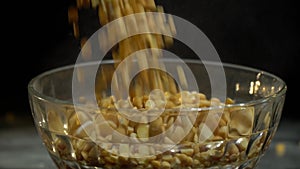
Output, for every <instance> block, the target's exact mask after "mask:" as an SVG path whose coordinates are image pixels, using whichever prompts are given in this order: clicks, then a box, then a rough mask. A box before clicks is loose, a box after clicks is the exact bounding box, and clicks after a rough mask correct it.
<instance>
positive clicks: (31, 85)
mask: <svg viewBox="0 0 300 169" xmlns="http://www.w3.org/2000/svg"><path fill="white" fill-rule="evenodd" d="M164 60H165V61H167V62H178V61H176V60H174V59H164ZM182 61H184V62H185V63H200V64H205V65H206V64H208V65H212V66H220V65H221V66H223V67H229V68H237V69H243V70H247V71H251V72H259V73H262V74H264V75H267V76H269V77H272V78H274V79H276V80H277V81H279V82H280V84H281V85H282V88H281V89H280V90H278V91H276V92H275V93H273V94H271V95H268V96H266V97H263V98H259V99H255V100H251V101H248V102H244V103H233V104H224V105H220V106H210V107H194V108H191V109H193V111H205V110H212V109H224V108H230V107H248V106H254V105H256V104H262V103H265V102H268V101H269V100H271V99H273V98H276V97H280V96H282V95H284V94H286V91H287V85H286V83H285V81H284V80H283V79H281V78H280V77H279V76H277V75H275V74H273V73H270V72H268V71H265V70H262V69H258V68H254V67H250V66H246V65H241V64H234V63H228V62H216V61H202V60H198V59H182ZM111 63H114V60H112V59H106V60H102V62H101V64H111ZM93 64H99V61H90V62H84V63H80V64H76V67H78V66H86V65H93ZM74 67H75V64H69V65H64V66H60V67H56V68H52V69H49V70H46V71H44V72H42V73H40V74H38V75H36V76H35V77H33V78H32V79H31V80H30V81H29V83H28V85H27V91H28V94H29V95H31V96H33V97H36V98H38V99H39V100H43V101H45V102H53V103H54V102H55V103H57V104H65V105H73V104H72V103H70V101H66V100H61V99H57V98H54V97H51V96H47V95H44V94H42V93H40V92H39V91H37V90H36V89H35V88H34V83H35V82H36V81H37V80H38V79H40V78H42V77H44V76H47V75H50V74H52V73H55V72H59V71H62V70H66V69H70V68H74ZM82 106H86V105H82ZM172 110H174V108H172Z"/></svg>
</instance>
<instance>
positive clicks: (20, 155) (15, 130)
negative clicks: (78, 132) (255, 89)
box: [0, 114, 300, 169]
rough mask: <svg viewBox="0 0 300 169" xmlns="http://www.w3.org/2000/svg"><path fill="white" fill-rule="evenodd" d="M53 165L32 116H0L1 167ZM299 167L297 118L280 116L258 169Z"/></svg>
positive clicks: (45, 167) (299, 127) (50, 168)
mask: <svg viewBox="0 0 300 169" xmlns="http://www.w3.org/2000/svg"><path fill="white" fill-rule="evenodd" d="M53 168H56V167H55V166H54V164H53V162H52V161H51V159H50V156H49V155H48V153H47V152H46V149H45V148H44V146H43V144H42V142H41V140H40V138H39V136H38V134H37V131H36V130H35V128H34V126H33V122H32V119H31V117H28V116H27V117H22V118H17V117H15V116H13V115H10V114H7V115H6V116H5V117H3V118H1V119H0V169H53ZM267 168H268V169H300V121H299V120H291V119H282V120H281V123H280V126H279V128H278V130H277V133H276V136H275V137H274V139H273V141H272V144H271V146H270V149H269V150H268V151H267V153H266V154H265V156H263V158H262V159H261V160H260V162H259V165H258V168H257V169H267Z"/></svg>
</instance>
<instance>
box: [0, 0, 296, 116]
mask: <svg viewBox="0 0 300 169" xmlns="http://www.w3.org/2000/svg"><path fill="white" fill-rule="evenodd" d="M156 2H157V4H160V5H162V6H163V7H164V8H165V12H167V13H171V14H174V15H177V16H180V17H183V18H185V19H187V20H189V21H190V22H192V23H194V24H195V25H197V26H198V27H199V28H200V29H201V30H202V31H203V32H204V33H205V34H206V35H207V36H208V38H209V39H210V40H211V42H212V43H213V45H214V46H215V48H216V49H217V51H218V53H219V55H220V57H221V60H222V61H223V62H229V63H237V64H242V65H246V66H251V67H256V68H260V69H263V70H266V71H269V72H271V73H274V74H276V75H278V76H279V77H281V78H282V79H283V80H285V81H286V83H287V85H288V92H287V99H286V104H285V107H284V112H283V118H295V117H297V118H299V117H300V113H299V112H297V111H293V110H294V108H293V107H294V106H293V103H294V102H295V99H293V97H296V98H297V96H298V88H297V87H296V86H297V84H296V80H297V79H298V77H299V76H298V73H297V68H298V67H297V66H298V65H297V64H298V63H297V61H296V57H299V44H300V43H299V32H298V30H300V29H299V26H298V25H297V22H299V10H298V9H299V8H298V6H297V5H296V1H289V0H284V1H274V0H242V1H240V0H187V1H183V0H157V1H156ZM12 3H14V2H11V4H8V5H6V4H4V5H2V6H3V7H4V8H5V7H7V8H8V12H6V13H4V14H2V16H3V21H2V29H4V31H3V32H2V37H3V38H2V40H3V42H4V45H2V49H3V50H2V51H3V52H2V58H1V59H2V65H3V66H1V72H2V81H1V82H2V84H1V86H3V87H2V89H3V91H4V95H2V97H1V104H2V110H3V112H4V113H5V112H14V113H18V114H22V115H26V116H27V115H29V112H30V111H29V105H28V99H27V84H28V82H29V80H30V79H31V78H33V77H34V76H36V75H37V74H39V73H41V72H43V71H45V70H49V69H51V68H55V67H58V66H62V65H66V64H72V63H74V62H75V59H76V57H77V53H78V51H79V43H78V41H76V40H75V39H74V38H73V36H72V27H71V25H69V24H68V19H67V8H68V6H69V5H70V4H71V3H74V2H73V1H71V0H51V1H30V2H27V1H22V2H18V3H16V4H12ZM84 17H86V18H90V19H93V14H91V16H90V17H89V15H84ZM87 32H88V31H87ZM7 51H8V52H7ZM179 52H180V51H179ZM181 52H182V50H181ZM182 56H183V55H182ZM184 56H187V57H190V55H188V54H186V55H184ZM5 66H7V67H8V68H6V67H5ZM2 115H3V113H2ZM0 117H1V115H0Z"/></svg>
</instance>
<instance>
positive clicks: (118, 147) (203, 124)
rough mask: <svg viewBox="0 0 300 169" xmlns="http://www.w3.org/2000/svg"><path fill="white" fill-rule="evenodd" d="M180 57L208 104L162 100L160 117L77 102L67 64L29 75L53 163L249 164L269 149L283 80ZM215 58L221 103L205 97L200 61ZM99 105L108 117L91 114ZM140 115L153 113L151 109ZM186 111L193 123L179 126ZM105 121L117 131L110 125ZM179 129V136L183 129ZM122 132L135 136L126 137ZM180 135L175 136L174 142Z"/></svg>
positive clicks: (107, 65)
mask: <svg viewBox="0 0 300 169" xmlns="http://www.w3.org/2000/svg"><path fill="white" fill-rule="evenodd" d="M184 61H185V63H186V64H187V65H188V66H189V68H190V70H191V71H192V72H193V73H194V75H195V78H196V81H197V83H198V87H199V91H197V93H198V92H199V93H202V94H204V95H206V97H207V100H208V101H209V102H208V103H207V101H206V102H205V103H207V104H208V106H207V105H206V106H200V107H198V106H195V107H188V108H187V109H185V110H184V111H183V113H180V114H179V113H178V111H179V109H178V107H177V108H168V109H166V110H165V111H164V112H163V113H162V114H161V115H160V116H158V117H156V118H159V120H154V121H151V122H149V123H141V124H137V123H136V122H132V121H130V120H128V119H126V118H125V117H124V116H121V115H120V114H118V112H117V111H116V110H115V109H114V108H113V106H111V107H105V106H104V105H105V104H99V105H100V106H99V107H97V109H96V108H95V107H94V108H92V107H90V106H87V105H88V104H87V102H88V101H86V100H85V99H84V98H75V99H78V100H81V102H82V104H80V105H79V106H78V105H77V106H76V107H74V104H73V103H74V102H73V101H74V100H73V99H74V98H73V96H72V80H73V70H74V66H73V65H70V66H65V67H61V68H57V69H54V70H50V71H47V72H44V73H42V74H40V75H38V76H37V77H35V78H33V79H32V80H31V81H30V83H29V85H28V91H29V101H30V105H31V109H32V115H33V119H34V122H35V125H36V128H37V130H38V133H39V134H40V136H41V139H42V141H43V143H44V145H45V148H46V149H47V150H48V152H49V154H50V156H51V158H52V159H53V161H54V162H55V164H56V165H57V167H58V168H60V169H69V168H72V169H79V168H85V169H87V168H93V169H95V168H99V169H100V168H131V169H133V168H164V169H165V168H226V169H229V168H239V169H245V168H255V167H256V166H257V163H258V161H259V160H260V159H261V157H262V156H263V154H264V153H265V151H267V150H268V147H269V145H270V143H271V140H272V138H273V136H274V134H275V133H276V129H277V127H278V124H279V122H280V117H281V113H282V109H283V105H284V100H285V94H286V89H287V87H286V85H285V83H284V81H282V80H281V79H280V78H279V77H277V76H275V75H273V74H270V73H268V72H264V71H261V70H257V69H253V68H249V67H245V66H240V65H233V64H227V63H223V64H220V63H215V62H205V66H204V65H203V62H200V61H197V60H184ZM165 63H166V64H169V66H171V67H172V66H173V67H176V65H177V64H178V63H177V61H174V60H170V61H166V62H165ZM113 64H114V63H113V61H111V60H108V61H103V62H102V63H101V65H100V68H101V69H99V70H107V69H111V68H113ZM95 66H98V65H97V64H95V63H94V62H91V63H87V64H82V65H81V66H80V67H82V68H83V69H85V68H87V69H88V68H89V67H95ZM220 66H223V69H224V71H225V77H226V85H225V84H223V85H222V84H221V85H222V86H226V88H225V89H226V93H227V96H226V97H228V98H230V99H229V100H227V101H225V102H224V103H225V104H216V102H219V101H218V99H216V98H210V97H211V96H210V93H211V87H210V86H211V85H210V81H209V77H208V74H207V71H206V68H209V69H210V70H213V69H214V68H219V67H220ZM103 75H105V76H106V78H107V76H111V74H109V73H104V74H103V73H101V72H100V73H98V76H103ZM86 76H87V75H86ZM100 79H101V78H100ZM108 79H109V77H108ZM95 83H96V89H95V91H96V92H97V90H100V89H101V90H103V87H101V86H106V88H105V90H109V88H107V86H109V84H105V83H110V81H103V80H102V81H101V80H100V81H99V83H97V80H96V82H95ZM97 87H98V89H97ZM221 88H222V87H221ZM220 90H221V89H220ZM216 92H217V93H218V91H216ZM197 93H195V92H194V93H193V94H194V96H199V97H200V95H199V94H197ZM182 94H184V92H183V93H182ZM185 94H186V93H185ZM188 94H192V92H190V93H188ZM202 94H201V95H202ZM96 95H97V94H96ZM202 97H203V95H202ZM179 100H180V99H179ZM232 100H233V101H234V102H232ZM113 101H114V99H111V100H110V101H109V102H113ZM177 101H178V100H177ZM201 103H202V100H201V97H200V104H201ZM110 104H111V103H110ZM112 105H114V104H112ZM214 105H217V106H214ZM94 109H95V110H94ZM125 110H126V109H125ZM78 112H80V113H78ZM99 113H100V114H101V113H104V115H103V116H104V118H105V120H109V123H106V124H108V125H102V124H104V123H103V121H100V120H98V121H97V117H98V116H97V115H99ZM88 115H91V116H88ZM210 115H212V116H210ZM82 116H84V117H82ZM141 116H144V117H146V118H148V119H149V118H152V117H151V113H149V114H143V115H141ZM216 116H217V118H215V117H216ZM218 117H219V118H218ZM84 118H88V119H92V120H91V121H92V123H93V125H90V124H91V122H90V123H89V122H88V121H83V120H82V119H84ZM100 119H101V118H100ZM177 119H178V120H177ZM186 119H189V120H190V121H193V123H191V125H190V127H188V130H185V129H183V130H182V128H181V127H182V126H186V125H187V124H188V123H190V121H189V120H186ZM216 119H217V120H216ZM102 120H103V119H102ZM186 121H189V122H186ZM178 123H179V124H178ZM211 124H214V126H213V127H212V125H211ZM108 126H109V127H108ZM140 126H142V127H140ZM170 126H172V127H170ZM174 126H175V127H174ZM178 126H181V127H178ZM109 128H110V129H111V128H113V129H115V130H114V132H115V133H116V132H117V133H118V134H121V135H117V134H114V133H110V132H109ZM169 128H170V131H171V132H170V133H169V134H165V135H160V136H159V137H157V138H155V139H157V140H156V141H157V142H155V140H154V142H151V143H149V140H148V138H147V137H148V136H156V134H157V135H159V134H160V132H161V133H162V132H165V131H167V130H168V129H169ZM145 130H147V131H145ZM99 133H100V134H99ZM145 133H146V134H145ZM155 133H156V134H155ZM182 133H184V136H181V135H182ZM124 135H125V136H128V137H131V138H134V140H136V142H132V140H131V141H128V140H126V139H124V138H123V136H124ZM178 137H180V139H179V141H177V142H174V139H175V140H176V138H178ZM201 138H202V139H201ZM203 138H204V139H203ZM152 141H153V140H152ZM166 147H167V148H166Z"/></svg>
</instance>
